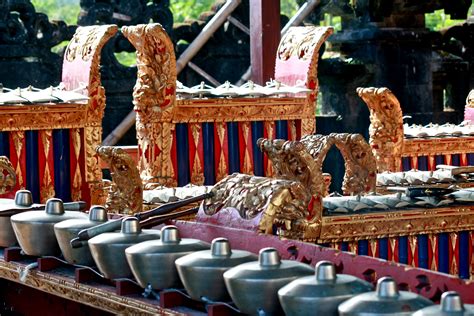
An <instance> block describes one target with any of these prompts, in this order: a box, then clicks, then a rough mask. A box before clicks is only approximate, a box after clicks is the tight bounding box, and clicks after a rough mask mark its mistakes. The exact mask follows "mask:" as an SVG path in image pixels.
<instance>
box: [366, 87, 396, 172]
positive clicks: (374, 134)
mask: <svg viewBox="0 0 474 316" xmlns="http://www.w3.org/2000/svg"><path fill="white" fill-rule="evenodd" d="M357 93H358V94H359V96H360V97H361V98H362V100H364V102H365V103H366V104H367V107H368V108H369V110H370V127H369V135H370V139H369V143H370V146H371V147H372V152H373V153H374V156H375V159H376V161H377V170H378V172H384V171H392V172H395V171H399V169H400V167H401V159H402V158H401V157H402V150H403V137H404V135H403V119H402V110H401V107H400V102H398V99H397V97H395V95H394V94H393V93H392V91H390V90H389V89H387V88H357Z"/></svg>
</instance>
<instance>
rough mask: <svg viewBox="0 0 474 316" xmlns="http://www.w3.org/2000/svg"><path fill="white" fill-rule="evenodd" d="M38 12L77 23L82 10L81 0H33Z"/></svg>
mask: <svg viewBox="0 0 474 316" xmlns="http://www.w3.org/2000/svg"><path fill="white" fill-rule="evenodd" d="M31 3H32V4H33V5H34V7H35V9H36V12H41V13H45V14H46V15H47V16H48V18H49V19H50V20H62V21H64V22H66V23H67V24H69V25H74V24H76V23H77V16H78V15H79V12H80V10H81V7H80V6H79V0H32V1H31Z"/></svg>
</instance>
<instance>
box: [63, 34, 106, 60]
mask: <svg viewBox="0 0 474 316" xmlns="http://www.w3.org/2000/svg"><path fill="white" fill-rule="evenodd" d="M99 32H100V29H99V28H97V27H94V26H89V27H80V28H78V29H77V31H76V32H75V34H74V36H73V37H72V39H71V41H70V42H69V44H68V46H67V48H66V51H65V52H64V56H65V58H66V60H67V61H69V62H72V61H74V60H75V59H76V58H81V59H82V60H84V61H88V60H90V59H91V58H92V56H93V52H94V51H95V49H94V48H93V46H94V43H95V42H96V41H97V39H98V38H99V34H98V33H99Z"/></svg>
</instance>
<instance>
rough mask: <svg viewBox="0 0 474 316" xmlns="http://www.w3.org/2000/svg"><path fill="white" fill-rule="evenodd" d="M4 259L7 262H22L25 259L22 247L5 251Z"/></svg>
mask: <svg viewBox="0 0 474 316" xmlns="http://www.w3.org/2000/svg"><path fill="white" fill-rule="evenodd" d="M3 259H5V261H6V262H10V261H20V260H22V259H25V256H24V255H23V254H22V253H21V248H20V247H10V248H5V249H4V250H3Z"/></svg>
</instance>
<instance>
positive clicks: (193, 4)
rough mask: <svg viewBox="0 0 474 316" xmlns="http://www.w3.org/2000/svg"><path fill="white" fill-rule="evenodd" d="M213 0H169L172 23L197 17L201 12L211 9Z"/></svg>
mask: <svg viewBox="0 0 474 316" xmlns="http://www.w3.org/2000/svg"><path fill="white" fill-rule="evenodd" d="M214 2H215V0H171V1H170V8H171V12H173V17H174V23H181V22H183V21H185V20H186V19H197V18H199V15H200V14H201V13H202V12H206V11H209V10H210V9H211V7H212V5H213V4H214Z"/></svg>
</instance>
